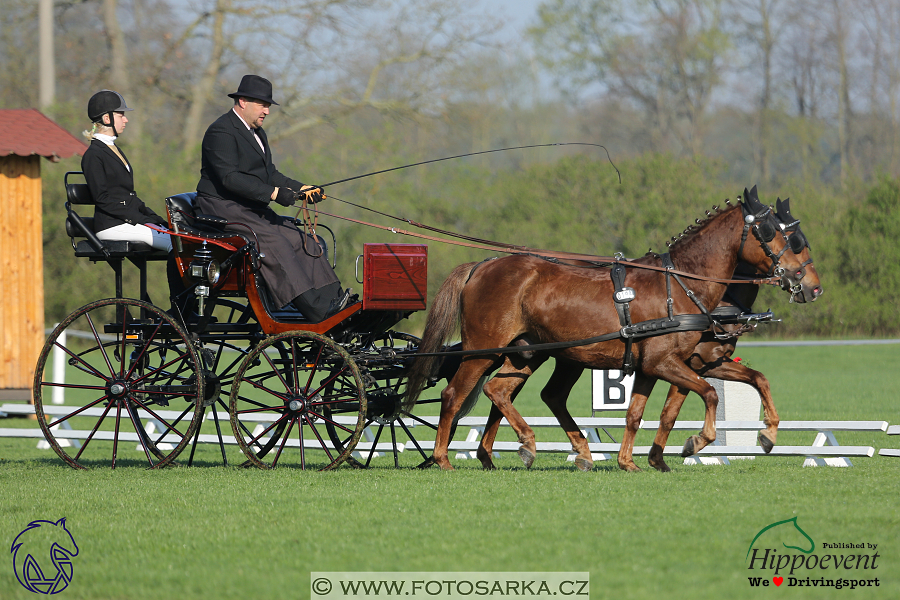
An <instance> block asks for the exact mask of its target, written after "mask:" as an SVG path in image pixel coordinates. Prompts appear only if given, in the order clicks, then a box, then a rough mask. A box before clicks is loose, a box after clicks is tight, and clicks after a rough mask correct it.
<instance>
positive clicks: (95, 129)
mask: <svg viewBox="0 0 900 600" xmlns="http://www.w3.org/2000/svg"><path fill="white" fill-rule="evenodd" d="M103 129H109V125H104V124H103V123H99V122H98V123H94V124H92V125H91V129H90V131H88V130H87V129H85V130H84V131H82V132H81V135H83V136H84V137H86V138H87V139H88V140H92V139H94V134H95V133H100V132H101V130H103Z"/></svg>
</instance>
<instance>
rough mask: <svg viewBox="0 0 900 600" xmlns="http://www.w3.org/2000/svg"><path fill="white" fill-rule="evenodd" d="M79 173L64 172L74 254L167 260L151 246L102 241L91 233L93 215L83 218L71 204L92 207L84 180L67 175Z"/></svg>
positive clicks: (85, 256) (80, 255)
mask: <svg viewBox="0 0 900 600" xmlns="http://www.w3.org/2000/svg"><path fill="white" fill-rule="evenodd" d="M80 174H81V173H77V172H70V173H66V175H65V186H66V212H67V215H66V235H68V236H69V239H70V240H71V242H72V249H73V250H75V256H77V257H80V258H90V259H91V260H104V261H108V260H121V259H124V258H129V259H130V258H134V259H140V260H166V259H167V258H168V253H167V252H165V251H164V250H155V249H153V247H152V246H149V245H147V244H144V243H141V242H124V241H118V240H101V239H100V238H98V237H97V234H96V233H95V232H94V218H93V217H82V216H80V215H79V214H78V213H77V212H75V209H74V208H73V205H79V206H94V197H93V196H92V195H91V191H90V189H88V186H87V184H86V183H69V175H80Z"/></svg>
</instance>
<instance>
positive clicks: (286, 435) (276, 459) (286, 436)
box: [272, 419, 303, 467]
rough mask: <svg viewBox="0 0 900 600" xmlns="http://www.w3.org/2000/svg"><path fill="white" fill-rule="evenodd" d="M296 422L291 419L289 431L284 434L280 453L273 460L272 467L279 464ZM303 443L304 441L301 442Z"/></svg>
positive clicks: (279, 446)
mask: <svg viewBox="0 0 900 600" xmlns="http://www.w3.org/2000/svg"><path fill="white" fill-rule="evenodd" d="M294 421H295V419H291V420H290V423H288V428H287V431H285V432H284V437H283V438H281V444H279V445H278V452H276V453H275V458H274V459H273V460H272V466H273V467H274V466H275V465H277V464H278V459H279V458H280V457H281V452H282V450H284V445H285V444H287V441H288V438H289V437H291V430H292V429H294ZM300 443H301V444H302V443H303V442H302V441H301V442H300Z"/></svg>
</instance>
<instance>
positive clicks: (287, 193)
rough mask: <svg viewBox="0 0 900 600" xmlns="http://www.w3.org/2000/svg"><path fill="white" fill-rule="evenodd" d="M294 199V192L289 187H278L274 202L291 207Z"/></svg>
mask: <svg viewBox="0 0 900 600" xmlns="http://www.w3.org/2000/svg"><path fill="white" fill-rule="evenodd" d="M294 198H295V195H294V190H292V189H291V188H289V187H280V188H278V195H277V196H275V202H277V203H278V204H280V205H282V206H292V205H293V204H294Z"/></svg>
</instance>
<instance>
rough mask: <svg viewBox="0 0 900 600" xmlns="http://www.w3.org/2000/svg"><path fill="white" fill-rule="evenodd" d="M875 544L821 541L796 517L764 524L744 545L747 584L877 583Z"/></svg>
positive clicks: (837, 586) (835, 585) (850, 586)
mask: <svg viewBox="0 0 900 600" xmlns="http://www.w3.org/2000/svg"><path fill="white" fill-rule="evenodd" d="M879 558H880V556H879V554H878V544H873V543H871V542H856V541H851V542H845V541H838V542H830V541H829V542H822V543H821V544H818V545H817V544H816V542H815V541H814V540H813V538H812V537H811V536H810V535H809V534H808V533H807V532H806V531H804V530H803V528H802V527H800V525H799V524H798V523H797V517H794V518H792V519H785V520H784V521H777V522H775V523H772V524H771V525H766V526H765V527H763V528H762V529H760V530H759V533H757V534H756V536H755V537H754V538H753V541H752V542H750V546H749V547H748V548H747V556H746V559H745V560H746V562H747V568H748V569H749V570H750V571H753V574H751V575H750V576H749V577H747V580H748V581H749V582H750V587H769V586H775V587H781V586H782V585H784V586H785V587H823V588H826V587H831V588H835V589H839V590H840V589H851V590H853V589H856V588H858V587H859V588H862V587H878V586H880V585H881V582H880V581H879V579H878V577H877V573H876V572H875V571H876V569H878V567H879V566H880V565H879V564H878V559H879Z"/></svg>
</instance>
